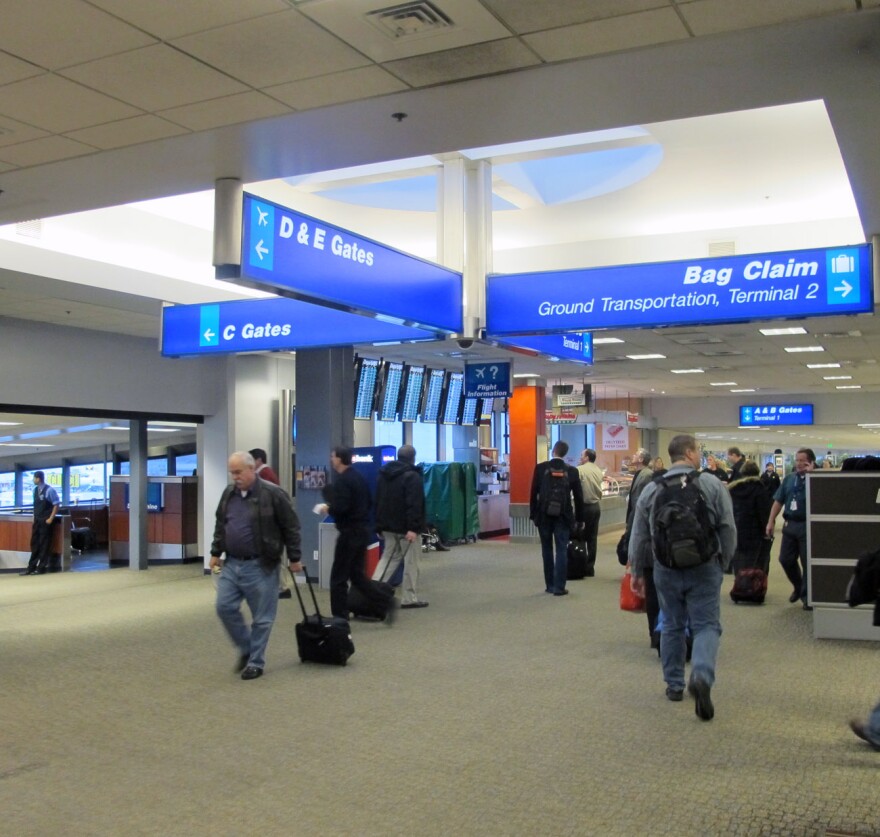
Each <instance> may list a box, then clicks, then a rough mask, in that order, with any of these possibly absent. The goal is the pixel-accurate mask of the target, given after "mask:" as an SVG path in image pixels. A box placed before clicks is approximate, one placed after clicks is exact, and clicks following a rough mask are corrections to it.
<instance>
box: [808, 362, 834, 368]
mask: <svg viewBox="0 0 880 837" xmlns="http://www.w3.org/2000/svg"><path fill="white" fill-rule="evenodd" d="M807 369H840V364H839V363H808V364H807Z"/></svg>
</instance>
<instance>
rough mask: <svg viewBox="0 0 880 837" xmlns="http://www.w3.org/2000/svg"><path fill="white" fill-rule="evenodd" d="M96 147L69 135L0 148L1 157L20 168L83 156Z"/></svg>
mask: <svg viewBox="0 0 880 837" xmlns="http://www.w3.org/2000/svg"><path fill="white" fill-rule="evenodd" d="M94 151H95V149H94V148H93V147H91V146H88V145H83V144H82V143H81V142H76V141H74V140H72V139H67V137H43V138H42V139H36V140H31V142H23V143H20V144H19V145H7V146H6V147H5V148H0V159H2V160H3V162H5V163H12V164H13V165H15V166H18V167H19V168H26V167H27V166H39V165H41V164H42V163H53V162H55V161H56V160H66V159H68V158H70V157H81V156H82V155H83V154H92V153H94Z"/></svg>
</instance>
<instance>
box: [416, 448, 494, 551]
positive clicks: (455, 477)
mask: <svg viewBox="0 0 880 837" xmlns="http://www.w3.org/2000/svg"><path fill="white" fill-rule="evenodd" d="M423 470H424V474H425V520H426V522H427V523H432V524H433V525H434V526H436V527H437V531H438V532H439V533H440V538H441V539H442V540H444V541H457V540H463V539H464V538H467V537H469V536H472V535H473V536H476V535H477V534H478V532H479V530H480V520H479V513H478V511H477V489H476V485H477V478H476V468H475V466H474V464H473V462H431V463H427V464H425V465H424V466H423Z"/></svg>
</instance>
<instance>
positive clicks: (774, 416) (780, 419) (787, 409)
mask: <svg viewBox="0 0 880 837" xmlns="http://www.w3.org/2000/svg"><path fill="white" fill-rule="evenodd" d="M812 423H813V405H812V404H760V405H758V404H755V405H749V406H744V407H740V408H739V424H740V427H768V426H770V425H780V424H812Z"/></svg>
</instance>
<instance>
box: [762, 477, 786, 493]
mask: <svg viewBox="0 0 880 837" xmlns="http://www.w3.org/2000/svg"><path fill="white" fill-rule="evenodd" d="M781 484H782V480H781V479H779V474H777V473H776V471H764V473H763V474H761V485H763V486H764V488H766V489H767V492H768V493H769V494H770V496H771V497H772V496H773V495H774V494H775V493H776V490H777V489H778V488H779V486H780V485H781Z"/></svg>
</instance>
